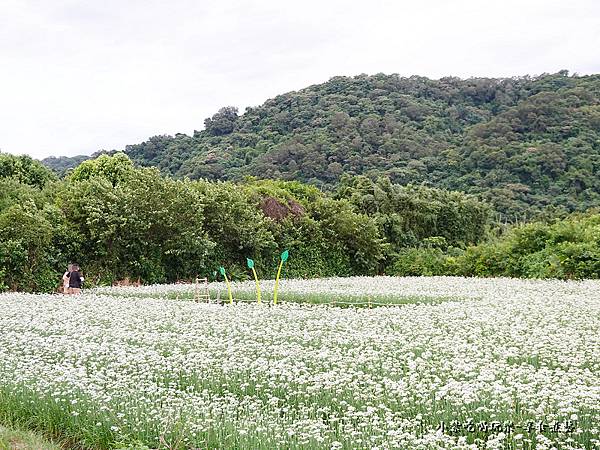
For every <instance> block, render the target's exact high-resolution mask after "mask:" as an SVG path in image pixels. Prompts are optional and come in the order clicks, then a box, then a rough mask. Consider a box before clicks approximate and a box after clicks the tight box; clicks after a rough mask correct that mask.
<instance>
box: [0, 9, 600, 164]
mask: <svg viewBox="0 0 600 450" xmlns="http://www.w3.org/2000/svg"><path fill="white" fill-rule="evenodd" d="M598 48H600V4H599V3H598V2H595V1H593V0H573V1H571V2H564V1H558V0H545V1H542V0H529V1H528V0H522V1H516V0H509V1H494V2H483V1H475V0H462V1H456V0H455V1H442V0H426V1H420V2H407V1H383V0H379V1H372V2H358V1H339V0H330V1H327V0H321V1H316V0H306V1H303V2H286V1H273V0H268V1H241V0H237V1H203V2H198V1H191V0H190V1H187V0H172V1H153V2H149V1H141V0H140V1H128V2H122V1H118V0H109V1H103V2H91V1H87V2H86V1H74V0H71V1H68V0H62V1H58V0H53V1H52V2H44V1H34V0H29V1H27V0H20V1H19V0H8V1H7V0H5V1H4V2H3V3H2V4H1V5H0V57H1V59H0V61H1V64H2V65H1V67H0V150H2V151H8V152H14V153H28V154H30V155H32V156H35V157H44V156H48V155H75V154H80V153H91V152H93V151H95V150H99V149H103V148H104V149H112V148H116V149H122V148H124V146H125V145H126V144H131V143H138V142H141V141H142V140H144V139H146V138H148V137H149V136H152V135H155V134H163V133H167V134H174V133H176V132H185V133H191V132H192V131H193V130H194V129H200V128H201V127H202V124H203V120H204V118H205V117H208V116H210V115H212V114H213V113H214V112H215V111H216V110H217V109H218V108H219V107H221V106H225V105H237V106H239V107H240V109H241V110H242V111H243V109H244V108H245V107H246V106H256V105H258V104H261V103H262V102H263V101H265V100H266V99H267V98H270V97H273V96H275V95H277V94H280V93H283V92H286V91H289V90H296V89H300V88H302V87H305V86H308V85H310V84H314V83H320V82H323V81H326V80H327V79H329V78H330V77H332V76H335V75H356V74H359V73H377V72H385V73H399V74H401V75H407V76H409V75H413V74H418V75H426V76H430V77H433V78H439V77H441V76H445V75H457V76H461V77H469V76H513V75H523V74H527V73H528V74H532V75H533V74H539V73H543V72H555V71H558V70H560V69H568V70H571V71H572V72H578V73H581V74H584V73H594V72H599V71H600V60H599V59H598V57H597V56H598V55H597V49H598Z"/></svg>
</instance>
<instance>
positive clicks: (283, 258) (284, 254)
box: [281, 250, 290, 262]
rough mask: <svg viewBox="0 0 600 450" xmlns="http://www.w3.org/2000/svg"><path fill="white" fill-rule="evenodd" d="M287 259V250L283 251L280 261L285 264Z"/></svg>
mask: <svg viewBox="0 0 600 450" xmlns="http://www.w3.org/2000/svg"><path fill="white" fill-rule="evenodd" d="M289 257H290V252H289V251H288V250H286V251H284V252H283V253H282V254H281V260H282V261H283V262H286V261H287V260H288V258H289Z"/></svg>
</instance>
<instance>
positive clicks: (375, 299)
mask: <svg viewBox="0 0 600 450" xmlns="http://www.w3.org/2000/svg"><path fill="white" fill-rule="evenodd" d="M232 296H233V301H234V302H255V301H256V293H255V292H250V291H235V292H233V293H232ZM111 297H129V298H154V299H159V298H166V299H169V300H194V292H193V291H184V292H170V293H168V294H149V293H137V294H133V293H123V294H112V295H111ZM210 298H211V302H215V301H216V299H217V298H218V299H219V301H220V302H221V303H223V302H225V303H226V302H228V301H229V297H228V295H227V291H226V290H222V291H220V292H219V291H217V290H213V289H211V291H210ZM464 300H467V299H466V298H462V297H455V296H445V297H433V296H417V295H406V296H401V295H389V296H387V295H386V296H383V295H379V296H377V295H373V296H366V295H337V296H333V295H323V294H312V293H311V294H308V293H304V294H300V293H295V292H284V293H282V292H280V293H279V295H278V299H277V301H278V303H301V304H311V305H329V306H336V307H341V308H344V307H350V306H351V307H356V308H370V307H378V306H401V305H413V304H433V305H435V304H439V303H443V302H451V301H464ZM261 301H262V302H263V303H272V302H273V293H272V292H270V291H269V292H262V295H261Z"/></svg>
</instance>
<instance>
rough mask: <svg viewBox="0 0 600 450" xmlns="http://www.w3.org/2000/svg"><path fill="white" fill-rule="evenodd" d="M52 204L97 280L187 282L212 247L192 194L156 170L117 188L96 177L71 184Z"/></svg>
mask: <svg viewBox="0 0 600 450" xmlns="http://www.w3.org/2000/svg"><path fill="white" fill-rule="evenodd" d="M113 181H114V179H113ZM57 200H58V202H59V204H60V205H61V206H62V208H63V210H64V211H65V215H66V218H67V220H68V221H69V222H71V223H72V224H73V225H74V226H75V227H76V229H77V230H79V231H80V233H81V241H82V248H81V253H82V255H83V256H82V261H83V262H86V263H87V265H88V267H89V268H90V269H92V271H93V272H94V273H95V274H96V275H97V276H98V277H99V279H100V280H107V281H113V280H114V279H115V278H124V277H125V276H128V277H131V278H140V279H142V280H144V281H146V282H164V281H174V280H176V279H183V278H192V277H193V276H194V275H195V274H197V273H199V272H200V271H201V270H202V269H203V268H204V267H206V263H207V256H208V253H209V251H210V250H211V249H212V248H213V247H214V244H213V242H212V241H211V240H210V239H209V238H208V236H207V235H206V233H205V231H204V229H203V219H204V217H203V215H202V204H201V202H200V198H199V196H198V194H197V192H196V191H195V190H194V189H192V188H191V187H190V185H189V183H185V182H181V181H175V180H171V179H167V178H163V177H161V176H160V175H159V173H158V171H156V170H151V169H143V170H133V169H132V170H131V171H127V178H125V177H122V178H121V181H120V182H118V184H117V185H113V184H111V181H110V180H109V179H107V178H106V177H105V174H104V173H103V172H100V173H98V175H97V176H91V177H90V178H89V179H85V180H83V181H76V182H72V183H71V184H70V185H68V186H67V189H65V190H64V191H63V192H62V193H61V194H60V195H59V197H58V199H57Z"/></svg>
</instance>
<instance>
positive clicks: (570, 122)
mask: <svg viewBox="0 0 600 450" xmlns="http://www.w3.org/2000/svg"><path fill="white" fill-rule="evenodd" d="M599 139H600V76H598V75H592V76H569V75H568V73H567V72H566V71H561V72H559V73H556V74H544V75H541V76H539V77H529V76H524V77H515V78H504V79H494V78H472V79H467V80H461V79H459V78H454V77H446V78H442V79H440V80H430V79H428V78H425V77H418V76H413V77H409V78H403V77H399V76H398V75H384V74H377V75H373V76H367V75H360V76H356V77H334V78H332V79H331V80H329V81H328V82H326V83H323V84H320V85H314V86H310V87H308V88H306V89H302V90H300V91H297V92H290V93H287V94H283V95H279V96H277V97H275V98H274V99H271V100H268V101H266V102H265V103H264V104H263V105H261V106H259V107H256V108H248V109H247V110H246V111H245V113H244V114H242V115H241V116H238V115H237V110H235V108H231V107H228V108H223V109H222V110H220V111H219V112H218V113H217V114H215V115H214V116H213V117H212V118H210V119H207V121H206V129H205V130H203V131H197V132H195V133H194V135H193V136H186V135H184V134H177V135H175V136H155V137H152V138H150V139H149V140H147V141H146V142H143V143H141V144H137V145H130V146H127V148H126V149H125V152H126V153H127V154H128V155H129V156H130V157H131V158H132V159H133V161H134V162H135V163H137V164H140V165H144V166H156V167H158V168H159V169H160V170H161V172H162V173H164V174H170V175H173V176H176V177H185V176H188V177H190V178H192V179H199V178H206V179H209V180H234V181H241V180H243V179H244V178H245V177H247V176H249V175H251V176H252V175H253V176H258V177H261V178H275V179H282V180H297V181H301V182H303V183H311V184H314V185H317V186H319V188H321V189H323V190H327V191H333V190H335V189H336V188H337V186H338V183H339V182H340V180H341V179H342V178H343V177H344V176H345V175H366V176H368V177H369V178H371V179H375V178H377V177H380V176H383V177H387V178H389V179H390V180H391V181H392V183H394V184H400V185H408V184H414V185H420V184H426V185H428V186H431V187H436V188H440V189H448V190H459V191H464V192H467V193H472V194H478V195H480V196H482V197H483V198H485V199H486V200H487V201H488V202H489V203H491V204H492V205H493V206H494V208H495V209H496V210H497V211H498V212H499V213H500V214H501V217H502V218H503V219H504V220H508V221H510V222H516V221H518V220H519V221H520V220H522V219H523V216H524V215H527V216H528V217H531V216H537V215H539V214H541V213H542V212H543V210H544V209H545V208H546V207H548V206H553V207H555V208H563V209H564V210H565V211H566V212H571V211H576V210H579V211H583V210H586V209H588V208H590V207H593V206H595V205H597V204H598V203H599V202H600V179H599V178H598V177H597V176H595V174H596V173H598V172H599V171H600V166H599V164H600V162H599V161H600V158H599V152H600V149H599V147H598V145H597V142H598V140H599Z"/></svg>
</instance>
